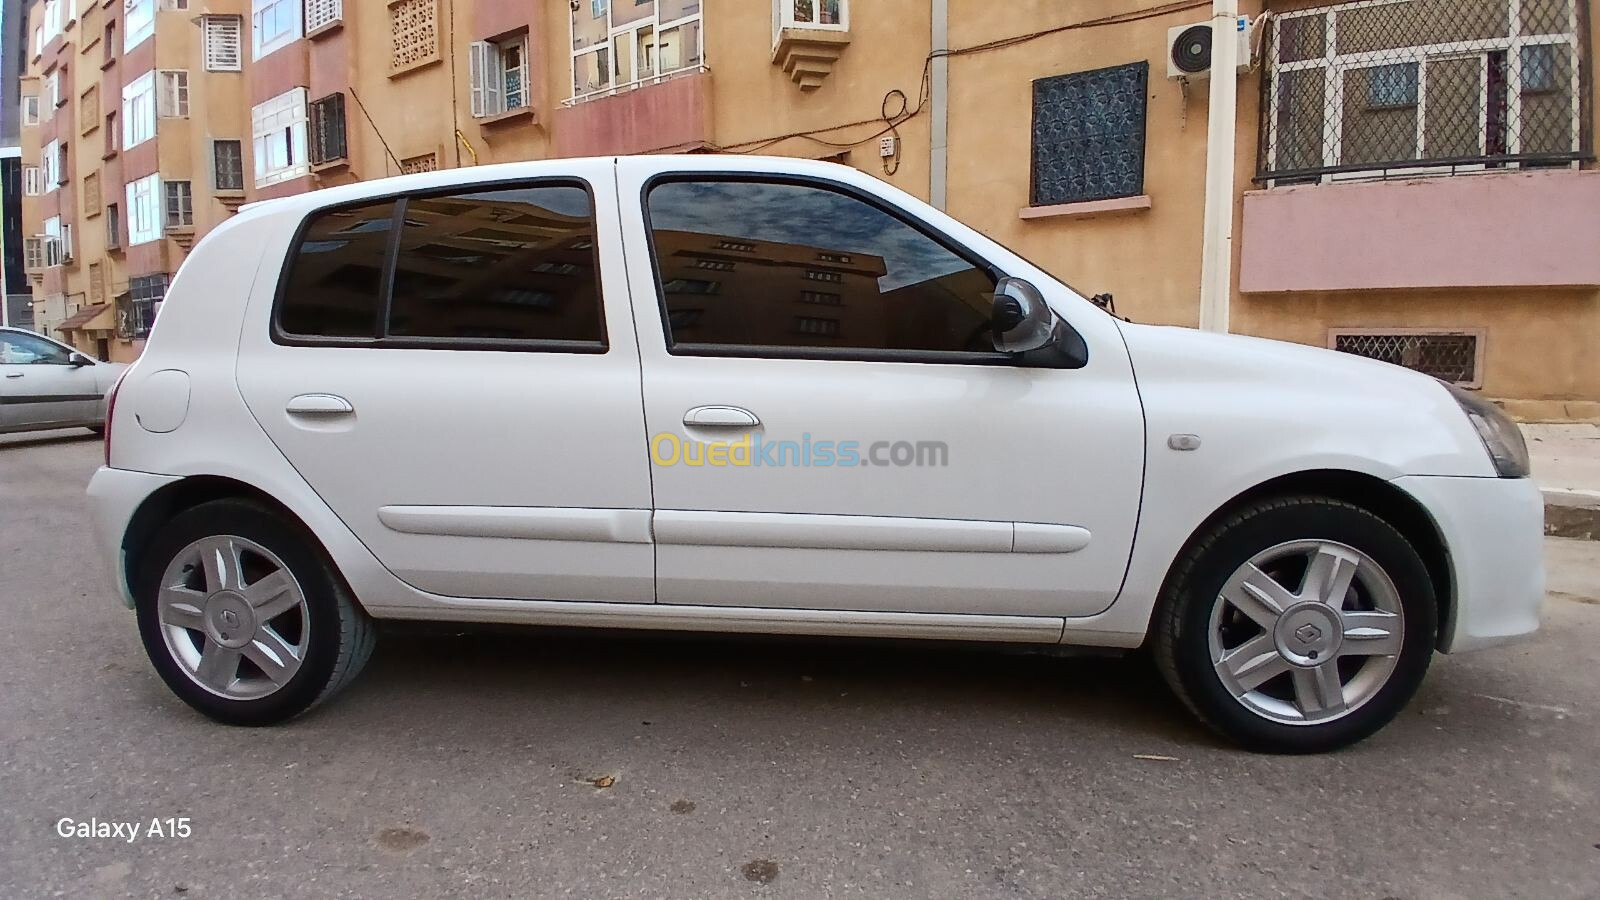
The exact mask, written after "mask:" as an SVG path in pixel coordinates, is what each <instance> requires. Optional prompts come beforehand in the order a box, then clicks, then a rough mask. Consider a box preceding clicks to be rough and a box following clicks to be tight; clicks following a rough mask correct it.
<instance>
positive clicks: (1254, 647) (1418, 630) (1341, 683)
mask: <svg viewBox="0 0 1600 900" xmlns="http://www.w3.org/2000/svg"><path fill="white" fill-rule="evenodd" d="M1437 615H1438V614H1437V607H1436V599H1435V597H1434V592H1433V584H1432V581H1431V580H1430V579H1429V576H1428V572H1427V569H1426V567H1425V566H1424V564H1423V562H1422V559H1421V558H1420V557H1419V556H1418V554H1417V552H1416V550H1415V549H1414V548H1413V547H1412V546H1411V544H1410V543H1409V542H1408V541H1407V540H1406V539H1405V537H1404V536H1403V535H1401V534H1400V533H1399V532H1398V531H1396V530H1395V529H1394V527H1393V526H1391V525H1389V524H1388V523H1387V522H1385V521H1384V520H1383V519H1381V518H1379V517H1378V516H1376V515H1374V514H1373V513H1371V512H1368V511H1367V510H1365V509H1362V508H1360V507H1357V506H1354V505H1351V504H1348V503H1344V502H1342V501H1338V500H1333V499H1329V498H1321V497H1287V498H1277V499H1271V500H1266V501H1261V502H1258V503H1255V504H1253V505H1251V506H1248V507H1246V508H1244V509H1241V510H1238V511H1236V512H1234V513H1232V514H1230V515H1228V516H1227V517H1225V518H1224V519H1223V521H1221V522H1220V523H1218V524H1217V525H1216V526H1215V527H1214V528H1212V529H1211V530H1210V531H1209V533H1207V534H1206V535H1205V536H1203V537H1202V538H1201V539H1200V540H1198V541H1196V542H1195V544H1194V545H1193V546H1192V547H1191V548H1190V549H1189V551H1188V552H1187V553H1186V554H1185V555H1184V557H1183V558H1182V559H1181V560H1180V561H1179V562H1178V564H1177V566H1176V567H1175V569H1174V571H1173V575H1172V577H1171V578H1170V579H1169V581H1168V585H1167V588H1166V591H1165V593H1164V596H1163V598H1162V603H1161V606H1160V613H1159V618H1158V620H1157V625H1156V627H1157V634H1156V643H1155V651H1156V653H1155V655H1156V660H1157V662H1158V664H1159V665H1160V667H1161V670H1162V673H1163V674H1164V675H1165V677H1166V679H1167V682H1168V683H1169V684H1170V685H1171V686H1172V688H1173V690H1174V691H1175V692H1176V693H1177V694H1178V696H1179V697H1180V698H1181V699H1182V700H1183V701H1184V703H1185V704H1186V705H1187V706H1188V707H1189V708H1190V709H1191V710H1192V711H1193V712H1194V713H1195V714H1196V715H1197V716H1199V718H1200V719H1201V720H1202V721H1203V722H1205V723H1206V724H1207V725H1209V726H1211V727H1212V728H1213V729H1215V730H1216V731H1218V732H1220V733H1221V734H1223V735H1224V736H1226V737H1228V738H1231V739H1232V740H1234V741H1237V742H1238V743H1240V744H1243V745H1245V746H1247V747H1250V748H1252V749H1257V750H1266V751H1272V752H1290V753H1308V752H1318V751H1324V750H1332V749H1336V748H1338V747H1342V746H1346V745H1348V744H1351V743H1354V742H1356V741H1359V740H1361V739H1363V738H1365V737H1367V736H1369V735H1371V734H1372V733H1373V732H1375V731H1377V730H1378V729H1379V728H1382V727H1383V726H1384V725H1385V724H1387V723H1388V722H1389V721H1390V720H1391V719H1393V718H1394V717H1395V715H1397V714H1398V713H1399V711H1400V710H1401V709H1402V708H1403V707H1404V706H1405V704H1406V703H1407V701H1409V700H1410V699H1411V696H1412V695H1413V694H1414V693H1415V692H1416V690H1417V687H1418V685H1419V684H1420V683H1421V681H1422V677H1423V675H1424V674H1425V673H1426V672H1427V669H1428V663H1429V661H1430V658H1431V657H1432V655H1433V650H1434V643H1435V634H1436V628H1437Z"/></svg>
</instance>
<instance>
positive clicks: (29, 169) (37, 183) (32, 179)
mask: <svg viewBox="0 0 1600 900" xmlns="http://www.w3.org/2000/svg"><path fill="white" fill-rule="evenodd" d="M43 193H44V169H42V168H40V167H39V166H23V167H22V195H23V196H24V197H38V196H40V195H41V194H43Z"/></svg>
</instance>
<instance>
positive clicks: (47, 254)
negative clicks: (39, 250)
mask: <svg viewBox="0 0 1600 900" xmlns="http://www.w3.org/2000/svg"><path fill="white" fill-rule="evenodd" d="M39 237H40V238H41V239H42V241H43V244H44V264H45V268H49V267H51V266H59V265H61V263H62V262H63V260H62V253H61V217H60V216H51V217H50V218H48V219H45V220H44V233H43V234H41V235H39Z"/></svg>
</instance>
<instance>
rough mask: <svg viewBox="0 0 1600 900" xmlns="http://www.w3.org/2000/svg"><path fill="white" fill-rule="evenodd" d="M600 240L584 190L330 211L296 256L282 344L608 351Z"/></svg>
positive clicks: (284, 297)
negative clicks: (597, 242)
mask: <svg viewBox="0 0 1600 900" xmlns="http://www.w3.org/2000/svg"><path fill="white" fill-rule="evenodd" d="M595 240H596V238H595V227H594V209H593V202H592V200H591V198H590V195H589V193H588V191H587V190H586V189H585V188H583V187H581V186H579V185H578V184H577V183H572V182H539V183H520V184H509V185H494V186H491V187H487V188H479V189H477V190H473V191H462V192H455V193H433V194H429V195H426V196H415V197H406V198H400V199H397V200H385V201H382V202H375V203H371V204H367V205H363V206H355V207H345V208H339V209H332V210H326V211H323V212H319V213H317V214H315V215H314V216H313V217H312V218H311V219H309V220H308V221H307V223H306V225H305V227H304V229H303V230H302V233H301V236H300V237H299V239H298V241H297V242H296V244H295V247H294V249H293V250H292V251H291V259H290V262H289V265H288V273H287V275H286V276H285V278H284V282H283V287H282V291H281V294H280V297H279V301H278V312H277V318H276V323H277V335H278V337H279V338H280V339H287V342H289V343H295V342H297V340H299V339H304V340H308V341H312V342H318V343H323V342H328V341H334V342H338V341H339V340H341V339H343V340H352V341H360V342H362V343H363V344H375V345H376V346H380V347H383V346H402V347H417V346H423V347H431V346H440V347H455V348H461V347H464V346H469V345H473V346H478V345H481V346H485V347H488V348H490V349H496V348H505V349H551V350H568V351H574V352H603V351H604V349H605V346H606V344H605V337H606V335H605V323H604V317H603V315H602V308H601V296H600V281H599V266H598V264H597V259H598V253H597V250H596V247H595Z"/></svg>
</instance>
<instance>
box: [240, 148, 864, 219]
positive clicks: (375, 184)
mask: <svg viewBox="0 0 1600 900" xmlns="http://www.w3.org/2000/svg"><path fill="white" fill-rule="evenodd" d="M619 164H626V165H629V166H640V167H646V168H653V169H658V170H660V171H688V172H709V171H721V172H757V173H759V172H781V173H789V174H812V175H824V174H835V175H837V174H841V173H856V172H857V170H855V169H852V168H850V167H849V166H842V165H839V164H838V163H831V162H821V161H817V160H810V159H803V158H796V157H788V156H750V155H743V154H708V153H701V154H653V155H652V154H641V155H638V156H626V157H616V156H588V157H570V158H563V159H540V160H524V161H521V162H508V163H496V164H493V165H486V166H467V167H464V168H457V169H440V170H438V171H436V172H419V173H417V174H414V175H392V176H389V177H387V178H375V179H371V180H369V181H360V182H356V183H353V184H346V185H339V186H337V187H330V188H323V189H320V190H315V191H308V192H305V193H301V194H293V195H291V196H288V197H281V198H277V199H272V200H260V201H256V202H255V203H247V204H245V205H244V206H243V207H241V208H240V214H241V215H248V214H251V213H255V214H261V213H266V214H273V213H278V212H289V211H290V210H300V211H303V210H309V209H317V208H321V207H324V206H332V205H336V204H340V203H350V202H355V201H359V200H365V199H368V198H378V197H389V196H393V195H395V194H404V193H410V192H413V191H425V190H433V189H437V188H449V187H453V186H457V185H467V184H480V183H491V182H497V181H511V180H515V179H520V178H550V177H560V176H562V175H570V176H581V175H583V174H585V173H588V174H594V173H595V171H596V169H597V167H603V166H613V165H619Z"/></svg>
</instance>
